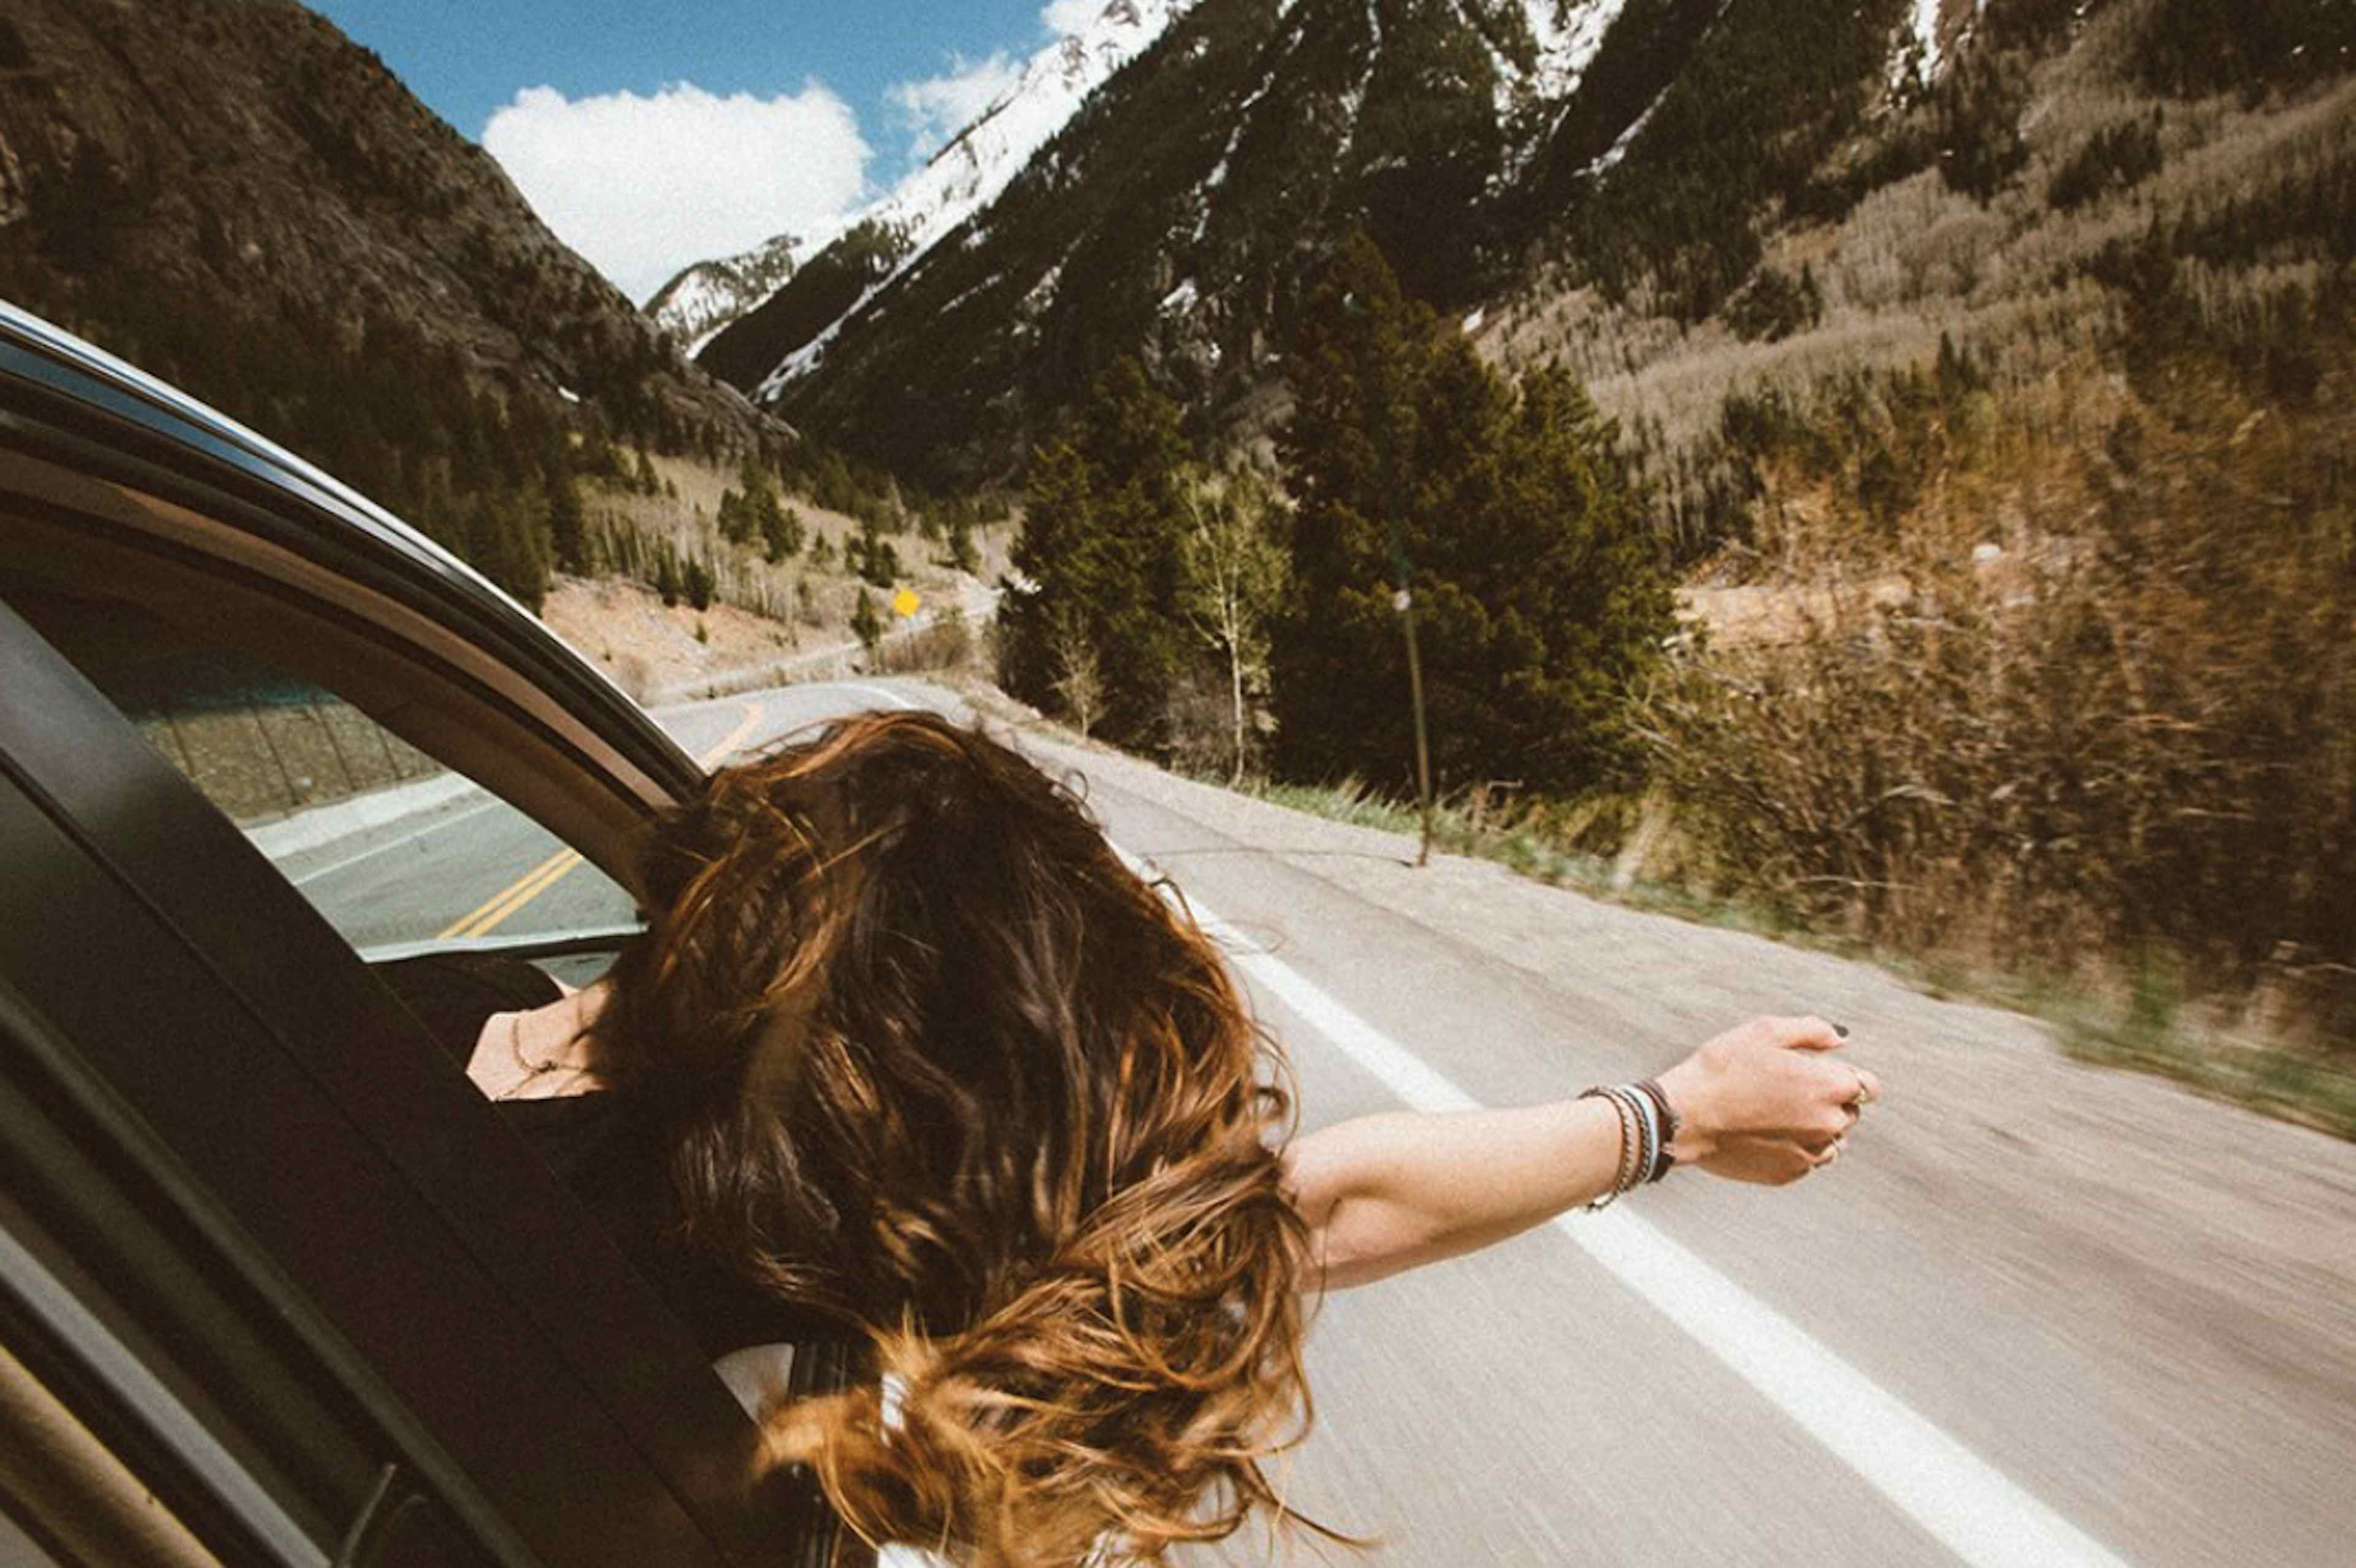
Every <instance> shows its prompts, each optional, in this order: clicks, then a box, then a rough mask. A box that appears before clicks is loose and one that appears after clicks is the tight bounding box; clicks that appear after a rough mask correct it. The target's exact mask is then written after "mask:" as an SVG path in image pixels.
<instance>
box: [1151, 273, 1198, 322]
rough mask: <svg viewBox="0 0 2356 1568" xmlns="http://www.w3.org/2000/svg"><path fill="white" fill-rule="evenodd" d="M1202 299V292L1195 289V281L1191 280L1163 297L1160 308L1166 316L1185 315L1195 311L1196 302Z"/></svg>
mask: <svg viewBox="0 0 2356 1568" xmlns="http://www.w3.org/2000/svg"><path fill="white" fill-rule="evenodd" d="M1202 297H1203V296H1202V292H1201V291H1200V290H1198V289H1196V288H1195V287H1194V279H1192V278H1189V279H1187V280H1186V281H1185V282H1184V283H1180V284H1179V285H1178V286H1177V287H1176V288H1174V289H1172V290H1171V291H1170V292H1169V293H1166V294H1164V295H1162V304H1161V305H1160V307H1159V308H1160V310H1161V312H1162V315H1185V314H1186V313H1187V312H1188V311H1190V310H1193V309H1194V302H1195V301H1196V300H1198V299H1200V298H1202Z"/></svg>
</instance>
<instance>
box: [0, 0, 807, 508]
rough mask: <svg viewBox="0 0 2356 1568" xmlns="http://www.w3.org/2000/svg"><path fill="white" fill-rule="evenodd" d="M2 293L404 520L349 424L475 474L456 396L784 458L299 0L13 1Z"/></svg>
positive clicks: (745, 413) (380, 465)
mask: <svg viewBox="0 0 2356 1568" xmlns="http://www.w3.org/2000/svg"><path fill="white" fill-rule="evenodd" d="M0 292H5V293H6V295H7V296H8V297H9V298H11V299H14V300H16V302H18V303H20V304H24V305H26V306H27V307H28V308H30V309H32V310H34V311H36V312H37V313H38V314H40V315H45V316H48V317H49V318H51V319H53V320H56V321H59V322H60V323H61V324H63V325H67V326H69V327H70V328H72V329H74V330H76V331H78V332H80V333H82V334H83V335H85V336H90V337H91V338H93V339H95V340H97V341H99V342H101V343H102V344H104V345H106V346H107V347H111V348H114V349H116V350H117V351H119V352H122V353H123V354H125V355H126V357H130V358H133V359H134V360H135V361H137V362H139V363H141V364H143V365H145V367H146V368H150V369H152V370H155V371H156V372H158V373H160V374H162V375H164V376H166V377H167V378H169V379H175V380H177V381H180V382H182V383H184V384H186V385H187V386H188V387H189V388H190V389H191V390H193V391H196V392H197V393H198V395H200V396H203V397H206V398H208V399H209V400H214V401H216V402H219V403H220V404H222V405H223V406H224V407H226V408H228V409H229V410H230V411H232V412H234V413H238V414H240V415H241V416H243V417H246V418H248V419H249V420H251V421H252V422H255V423H257V424H259V425H260V426H261V427H262V429H263V430H265V431H266V432H269V433H272V434H273V435H277V436H280V437H281V438H282V439H285V440H288V441H289V442H291V443H294V444H295V445H297V446H298V447H305V448H306V449H308V451H309V452H310V453H311V454H312V455H316V456H319V457H322V458H323V459H324V460H326V461H327V462H328V463H329V464H331V465H342V464H344V463H345V460H347V459H348V458H355V457H358V458H359V466H360V467H361V468H362V469H363V470H365V471H364V472H360V473H357V474H353V475H351V476H352V477H354V478H355V479H356V480H358V481H359V482H362V483H363V484H369V483H371V482H373V483H375V484H377V485H381V486H384V487H386V488H389V489H391V490H392V491H393V492H395V493H396V495H400V494H403V493H405V494H406V496H407V497H408V498H411V499H416V498H418V497H419V496H420V495H421V493H422V490H423V478H422V476H421V475H420V474H419V473H418V472H415V471H414V468H413V464H412V466H411V467H410V468H408V469H403V467H402V464H400V463H397V462H387V461H378V460H373V459H369V458H368V457H366V456H364V455H361V453H362V452H363V449H364V448H366V447H368V446H369V444H370V443H369V442H367V441H364V440H362V439H361V438H360V434H359V432H355V431H353V430H352V429H351V428H349V427H350V426H352V424H353V423H354V422H355V421H361V420H373V421H378V422H379V423H380V425H382V426H383V428H381V429H380V430H379V431H378V432H376V433H377V434H378V435H379V436H380V437H382V438H383V442H381V443H377V444H383V443H391V445H393V446H395V447H400V448H403V449H405V450H407V451H408V452H409V453H412V455H414V454H417V453H432V452H440V453H455V454H463V453H466V451H467V449H468V446H469V444H470V443H474V442H477V440H478V439H479V437H480V433H481V432H479V431H468V430H466V429H463V428H460V425H461V424H463V423H464V422H466V421H464V420H460V421H457V422H455V423H454V422H453V421H454V420H455V418H456V416H455V415H454V414H453V413H452V410H453V409H454V408H455V407H456V405H457V404H458V403H459V402H466V401H467V400H464V399H457V400H454V399H453V398H452V396H451V394H453V393H454V392H455V391H457V390H460V389H464V390H466V391H469V392H472V393H473V394H476V395H477V397H479V398H481V399H484V400H487V402H486V403H484V404H483V405H482V407H481V408H477V407H473V406H471V405H470V406H469V407H468V410H467V414H466V419H468V420H471V419H473V418H475V416H477V414H480V413H481V412H482V411H483V409H486V408H487V409H494V410H496V411H498V413H497V417H498V419H502V420H505V419H509V418H519V419H520V418H527V417H528V418H530V420H533V421H552V422H554V423H556V424H560V425H561V424H573V425H575V426H577V425H578V424H579V423H580V422H581V421H583V420H584V419H589V418H592V417H594V418H595V419H597V420H598V421H601V422H602V423H603V425H604V426H605V427H606V428H607V429H608V430H609V431H610V432H613V433H616V434H619V435H627V436H629V437H631V438H633V439H636V440H637V441H639V442H641V443H646V444H654V445H658V446H668V447H681V446H685V445H689V444H696V445H703V446H710V447H729V448H746V447H751V446H754V445H756V444H758V443H760V442H762V441H763V440H764V439H769V440H776V439H779V437H778V436H777V435H776V433H775V427H774V426H773V425H772V424H771V422H770V421H766V420H765V419H763V418H762V417H761V416H759V415H757V414H756V413H755V411H753V410H752V409H751V408H750V407H749V405H747V404H746V403H745V401H744V400H743V399H742V398H741V397H740V396H738V395H737V394H736V393H735V392H734V391H733V390H731V389H728V388H726V387H724V386H722V385H720V384H718V383H716V382H714V381H713V380H712V379H711V378H709V377H707V376H705V375H704V374H702V373H701V372H700V371H698V370H696V369H694V368H692V367H691V366H690V365H688V364H686V363H685V362H684V361H682V360H681V359H680V357H678V356H677V355H676V354H675V353H674V352H673V350H672V348H671V347H670V346H669V344H668V343H667V342H665V341H664V340H663V339H662V337H661V336H660V335H659V333H658V332H657V331H656V329H655V328H654V327H653V326H652V325H650V324H649V323H648V321H647V320H646V318H645V317H643V316H641V315H639V314H638V313H637V311H636V310H635V309H633V308H632V306H631V304H630V302H629V301H628V300H626V299H625V298H624V297H623V296H622V295H621V294H620V293H617V292H616V290H615V289H614V288H613V287H612V286H611V285H610V284H608V283H605V281H604V280H603V279H602V278H600V277H599V276H598V274H597V273H596V272H594V271H593V270H592V269H591V268H590V267H589V266H588V264H587V263H585V262H584V261H582V260H581V259H580V258H579V257H578V256H576V255H574V254H573V252H572V251H569V250H567V249H566V248H565V247H564V246H563V245H562V244H561V243H559V242H558V240H556V239H555V237H554V236H553V235H552V234H551V233H550V232H549V231H548V229H546V228H545V227H544V226H542V225H541V222H540V221H539V219H537V218H535V217H534V216H533V214H532V212H531V210H530V208H529V207H528V206H527V205H526V204H525V202H524V200H523V198H522V197H521V196H520V195H519V194H518V192H517V191H516V189H515V187H514V186H513V185H511V184H510V183H509V180H508V178H507V176H505V175H504V174H502V173H501V172H500V170H499V168H498V165H496V164H495V163H494V162H493V161H492V160H491V158H490V157H489V156H488V155H487V154H485V153H484V152H483V151H482V149H480V148H479V147H477V146H476V145H474V144H471V143H469V142H468V141H466V139H465V138H464V137H462V136H460V135H459V134H458V133H456V132H455V131H453V130H452V129H451V128H450V127H449V126H448V125H446V124H444V123H443V122H442V121H440V120H439V119H437V118H436V117H435V116H434V114H433V113H432V112H429V111H428V110H427V109H426V108H425V107H424V106H423V105H422V104H420V103H419V102H418V101H417V100H416V99H415V98H413V97H412V95H411V94H410V93H409V91H407V90H406V89H405V88H404V87H403V86H402V84H401V82H400V81H399V80H396V79H395V78H394V76H393V75H392V73H391V71H390V70H389V69H386V67H385V65H384V63H383V61H382V60H380V59H378V58H377V57H376V56H375V55H374V54H373V53H371V52H370V51H369V50H366V49H363V48H358V47H357V46H355V45H353V44H352V43H351V42H350V41H349V40H348V39H347V38H345V37H344V36H343V35H342V34H341V33H340V32H338V31H337V29H336V28H335V27H333V26H332V25H330V24H329V23H327V21H325V20H323V19H322V18H320V17H318V16H315V15H313V14H312V13H311V12H309V11H306V10H305V9H304V8H303V7H302V6H300V5H295V4H293V3H291V0H11V3H10V4H9V5H7V7H6V8H5V12H0ZM454 378H455V385H454ZM371 392H373V393H374V394H375V395H372V396H371V395H369V394H370V393H371ZM395 427H398V428H395ZM460 484H461V487H463V479H462V480H461V481H460Z"/></svg>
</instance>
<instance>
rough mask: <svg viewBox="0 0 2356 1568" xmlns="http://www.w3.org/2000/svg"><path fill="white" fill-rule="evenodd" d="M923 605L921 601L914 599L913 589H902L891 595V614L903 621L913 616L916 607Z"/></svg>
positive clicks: (914, 592) (914, 591)
mask: <svg viewBox="0 0 2356 1568" xmlns="http://www.w3.org/2000/svg"><path fill="white" fill-rule="evenodd" d="M921 603H924V601H923V600H921V599H918V598H917V597H916V590H915V589H913V588H903V589H902V590H900V592H897V593H894V595H892V613H894V614H895V615H897V616H899V617H900V619H902V620H903V621H905V620H906V619H907V618H908V617H909V616H911V615H914V614H915V613H916V606H917V605H919V604H921Z"/></svg>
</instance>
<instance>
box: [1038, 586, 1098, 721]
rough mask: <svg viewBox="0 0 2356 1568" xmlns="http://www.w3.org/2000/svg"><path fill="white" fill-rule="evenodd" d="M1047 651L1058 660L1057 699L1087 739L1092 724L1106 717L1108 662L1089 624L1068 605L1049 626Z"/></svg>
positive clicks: (1056, 665) (1056, 668)
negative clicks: (1099, 651) (1104, 715)
mask: <svg viewBox="0 0 2356 1568" xmlns="http://www.w3.org/2000/svg"><path fill="white" fill-rule="evenodd" d="M1047 654H1048V656H1049V657H1050V658H1051V659H1053V660H1054V661H1055V697H1056V699H1057V700H1058V701H1060V702H1062V703H1063V705H1064V711H1065V713H1066V715H1068V716H1069V717H1070V719H1071V720H1072V722H1073V723H1075V724H1076V725H1078V726H1079V729H1080V739H1081V740H1083V741H1085V740H1087V738H1088V730H1089V727H1090V726H1092V725H1093V724H1095V723H1096V721H1097V720H1098V719H1099V718H1101V717H1103V712H1104V694H1105V693H1104V686H1105V683H1104V664H1103V661H1102V660H1100V659H1099V658H1098V656H1097V650H1096V644H1095V643H1094V642H1092V641H1091V640H1090V639H1089V637H1088V628H1087V623H1086V622H1084V621H1083V620H1082V619H1081V618H1080V617H1079V616H1077V615H1076V614H1073V613H1070V611H1069V609H1068V608H1066V609H1065V610H1063V611H1059V612H1058V613H1056V615H1055V620H1054V622H1053V624H1051V625H1050V626H1049V627H1048V630H1047Z"/></svg>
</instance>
